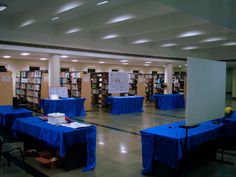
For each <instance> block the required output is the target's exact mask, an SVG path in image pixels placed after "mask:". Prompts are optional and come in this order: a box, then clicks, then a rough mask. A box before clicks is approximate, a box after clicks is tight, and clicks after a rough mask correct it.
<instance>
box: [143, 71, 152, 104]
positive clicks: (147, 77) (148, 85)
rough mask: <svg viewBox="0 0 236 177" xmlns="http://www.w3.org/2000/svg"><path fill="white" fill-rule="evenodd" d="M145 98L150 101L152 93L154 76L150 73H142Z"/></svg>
mask: <svg viewBox="0 0 236 177" xmlns="http://www.w3.org/2000/svg"><path fill="white" fill-rule="evenodd" d="M144 86H145V100H146V101H151V100H152V99H151V96H152V95H153V93H154V76H153V75H152V74H144Z"/></svg>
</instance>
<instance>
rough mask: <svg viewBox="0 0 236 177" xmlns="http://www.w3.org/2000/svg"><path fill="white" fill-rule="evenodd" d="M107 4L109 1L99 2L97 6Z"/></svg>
mask: <svg viewBox="0 0 236 177" xmlns="http://www.w3.org/2000/svg"><path fill="white" fill-rule="evenodd" d="M106 3H108V1H102V2H98V3H97V5H98V6H100V5H103V4H106Z"/></svg>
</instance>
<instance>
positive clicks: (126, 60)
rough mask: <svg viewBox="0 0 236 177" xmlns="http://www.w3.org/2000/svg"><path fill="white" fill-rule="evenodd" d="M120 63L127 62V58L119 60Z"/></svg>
mask: <svg viewBox="0 0 236 177" xmlns="http://www.w3.org/2000/svg"><path fill="white" fill-rule="evenodd" d="M120 62H121V63H125V62H128V60H120Z"/></svg>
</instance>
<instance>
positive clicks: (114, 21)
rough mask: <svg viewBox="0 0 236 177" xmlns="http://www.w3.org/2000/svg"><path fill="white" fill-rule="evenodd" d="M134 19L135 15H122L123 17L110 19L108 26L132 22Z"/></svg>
mask: <svg viewBox="0 0 236 177" xmlns="http://www.w3.org/2000/svg"><path fill="white" fill-rule="evenodd" d="M132 18H134V15H121V16H118V17H114V18H112V19H110V20H109V21H108V22H107V23H108V24H110V23H117V22H122V21H126V20H130V19H132Z"/></svg>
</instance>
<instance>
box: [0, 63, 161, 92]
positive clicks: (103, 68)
mask: <svg viewBox="0 0 236 177" xmlns="http://www.w3.org/2000/svg"><path fill="white" fill-rule="evenodd" d="M0 65H5V66H6V67H7V70H8V71H12V74H13V91H14V93H13V94H14V95H15V78H16V73H17V72H18V71H24V70H25V71H28V70H29V66H39V67H40V69H41V70H48V61H40V60H22V59H0ZM61 67H67V68H70V71H87V68H95V69H96V72H109V71H111V69H119V71H120V72H129V73H132V72H133V70H139V71H140V72H141V73H145V74H146V73H151V72H152V71H157V72H158V73H164V68H163V67H152V66H130V65H127V66H124V65H110V64H92V63H79V62H78V63H72V62H61Z"/></svg>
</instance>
